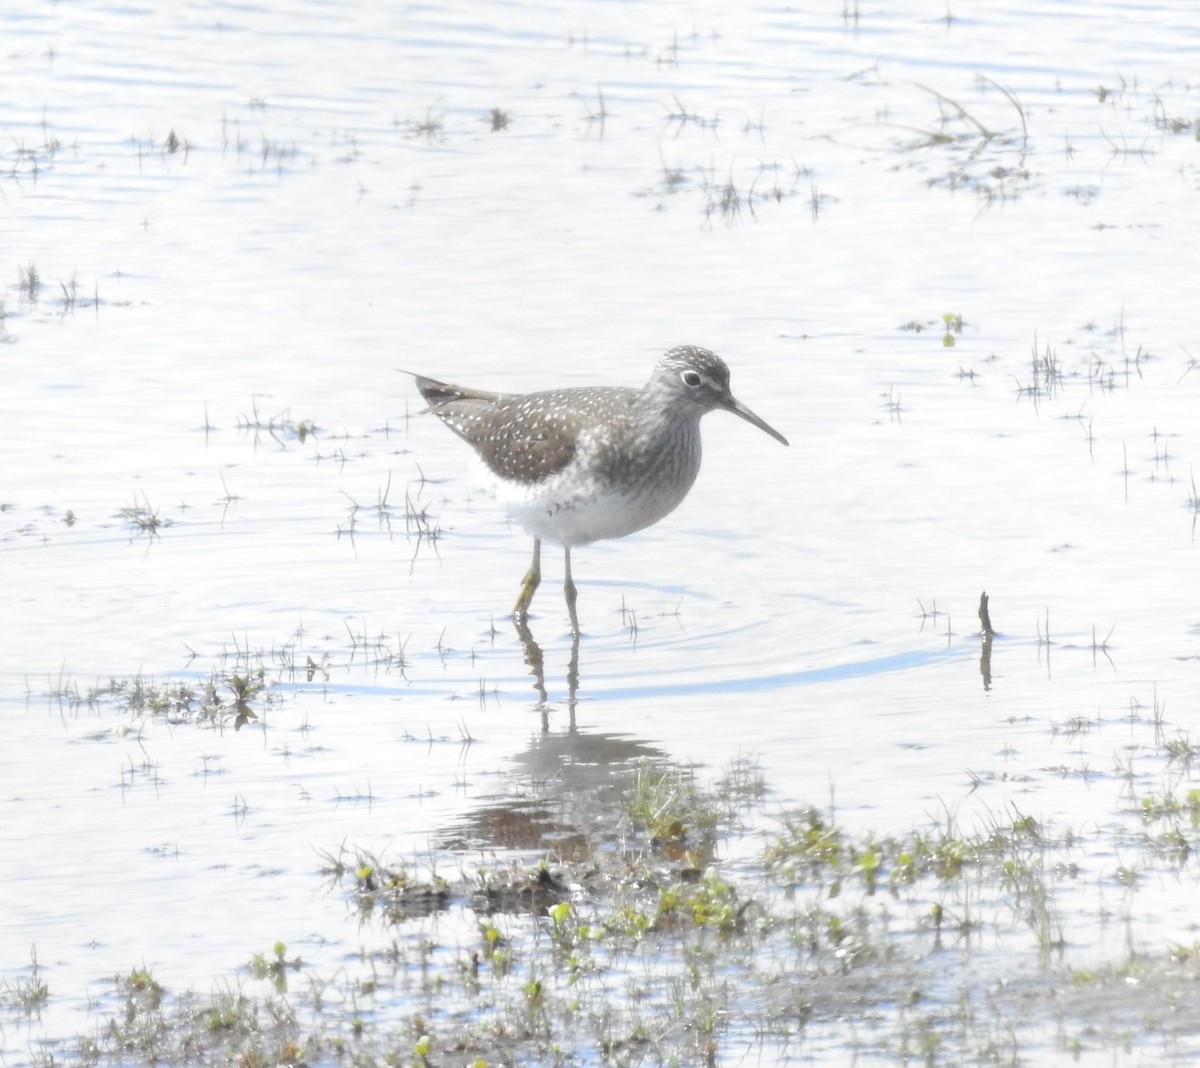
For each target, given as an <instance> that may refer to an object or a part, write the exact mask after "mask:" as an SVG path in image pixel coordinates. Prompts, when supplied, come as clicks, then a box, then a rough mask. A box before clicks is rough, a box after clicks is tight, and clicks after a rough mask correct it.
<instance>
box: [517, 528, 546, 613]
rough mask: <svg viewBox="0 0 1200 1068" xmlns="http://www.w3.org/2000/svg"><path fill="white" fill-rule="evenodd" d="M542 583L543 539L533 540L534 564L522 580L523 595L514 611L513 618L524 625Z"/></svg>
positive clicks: (518, 598)
mask: <svg viewBox="0 0 1200 1068" xmlns="http://www.w3.org/2000/svg"><path fill="white" fill-rule="evenodd" d="M541 583H542V539H541V538H534V539H533V563H531V564H530V565H529V570H528V571H526V572H525V577H524V578H523V579H522V580H521V593H520V596H518V597H517V606H516V608H514V609H513V618H514V619H517V620H519V621H520V622H522V623H524V622H525V620H526V618H527V617H528V615H529V603H530V602H531V601H532V600H533V595H534V593H535V592H536V591H537V588H538V586H540V585H541Z"/></svg>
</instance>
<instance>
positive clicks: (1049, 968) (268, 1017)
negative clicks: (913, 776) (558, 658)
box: [0, 683, 1200, 1068]
mask: <svg viewBox="0 0 1200 1068" xmlns="http://www.w3.org/2000/svg"><path fill="white" fill-rule="evenodd" d="M229 688H230V689H231V691H234V690H236V687H235V686H232V685H229ZM140 689H141V690H142V691H143V692H146V693H148V694H149V695H151V696H153V694H154V693H155V691H154V689H153V687H147V686H146V685H145V684H144V683H142V684H141V686H140ZM138 690H139V687H138V686H134V685H129V686H117V687H116V688H115V692H118V693H121V694H125V695H129V696H130V698H132V695H133V694H135V693H137V692H138ZM168 700H170V701H176V702H177V701H179V700H180V695H178V694H174V693H172V694H169V695H168ZM151 703H152V704H153V701H152V702H151ZM1164 744H1165V741H1164ZM1176 748H1178V746H1176ZM612 785H613V784H612V783H609V784H607V785H606V786H605V787H604V788H603V789H597V790H596V791H595V793H594V794H589V796H588V797H587V798H585V799H582V802H583V804H582V809H586V810H587V811H588V812H589V817H590V821H591V822H590V826H589V827H585V828H582V832H583V833H582V834H581V835H577V836H576V837H574V838H573V839H572V841H573V842H575V843H576V846H575V847H574V848H573V850H572V853H571V855H570V857H569V858H568V857H566V856H565V855H563V854H560V853H558V852H548V851H545V850H542V851H540V852H533V853H530V852H522V853H516V852H510V853H508V854H507V855H497V854H494V853H492V854H489V853H488V852H487V851H486V850H483V849H481V848H479V846H478V844H474V845H468V844H465V843H464V844H463V845H462V847H461V848H460V849H459V850H458V851H456V852H442V853H439V854H437V855H434V856H431V857H424V858H417V859H413V860H411V861H396V860H394V859H391V858H387V857H384V856H381V855H378V854H375V853H372V852H370V851H368V850H365V849H355V848H352V847H347V846H345V845H344V844H343V845H341V846H338V847H336V848H334V849H329V850H324V851H321V853H320V856H321V869H322V874H323V877H324V879H325V880H326V885H327V888H328V890H329V891H330V892H332V893H337V894H342V895H344V897H345V900H346V902H347V905H348V906H349V909H350V911H351V917H352V919H353V921H354V923H355V925H356V927H357V930H358V938H359V941H360V949H359V951H358V952H357V953H356V954H354V955H345V956H343V957H342V958H341V959H342V964H341V966H340V967H339V968H338V970H337V971H336V972H334V973H333V974H325V975H322V974H318V973H317V971H316V969H315V968H314V966H313V965H311V964H310V963H309V962H307V961H305V960H302V959H301V958H300V957H299V956H296V955H294V954H290V953H289V952H288V949H287V947H286V946H284V945H283V944H282V943H281V942H280V943H276V944H275V945H274V946H272V947H270V948H269V949H268V950H267V951H265V952H264V951H262V948H261V947H259V948H258V949H257V950H255V951H251V952H248V954H247V957H248V963H247V964H246V965H245V966H244V967H243V968H242V969H241V970H240V972H239V973H238V976H237V978H236V979H233V980H230V981H229V982H227V983H226V984H223V985H221V986H219V987H218V988H217V989H215V990H213V991H212V992H211V993H210V994H208V995H200V994H197V993H194V992H179V993H177V992H173V991H169V990H166V989H164V987H163V986H162V985H161V984H160V983H159V982H158V981H157V980H156V979H155V977H154V976H153V975H152V974H151V973H150V972H149V970H147V969H146V968H145V967H134V968H132V969H131V970H130V971H129V972H128V973H125V974H123V975H120V976H117V977H116V978H114V979H113V980H111V982H110V983H109V984H108V985H107V993H106V994H105V995H104V996H101V997H98V998H97V999H96V1004H95V1008H94V1013H95V1015H96V1018H97V1020H98V1023H97V1026H96V1027H95V1028H94V1030H93V1031H92V1033H90V1034H88V1035H83V1036H79V1037H78V1038H77V1039H75V1040H74V1041H73V1042H72V1043H66V1042H61V1043H58V1044H56V1045H55V1046H54V1048H53V1049H52V1050H51V1051H48V1052H47V1053H46V1056H45V1063H56V1064H61V1063H78V1064H89V1065H90V1064H183V1063H188V1064H213V1065H216V1064H230V1063H236V1064H238V1065H242V1066H251V1068H253V1066H259V1065H262V1066H266V1065H278V1064H291V1065H301V1064H328V1063H345V1064H350V1065H356V1066H357V1065H362V1066H374V1065H415V1066H431V1065H439V1066H463V1068H467V1066H469V1068H481V1066H486V1065H515V1064H520V1065H546V1066H557V1065H577V1064H597V1063H605V1064H614V1065H637V1064H654V1065H667V1064H696V1065H715V1064H735V1063H744V1061H745V1059H746V1058H747V1057H749V1058H750V1060H751V1061H755V1062H758V1061H760V1060H765V1061H768V1062H770V1063H777V1062H780V1061H789V1060H792V1059H799V1060H804V1061H807V1062H810V1063H846V1062H847V1060H848V1059H853V1058H869V1059H875V1058H881V1057H882V1058H885V1059H888V1060H889V1061H897V1060H898V1061H901V1062H905V1063H907V1062H920V1063H925V1064H930V1065H936V1064H947V1065H949V1064H955V1065H961V1064H988V1065H993V1064H1010V1065H1018V1064H1024V1063H1045V1062H1046V1059H1047V1058H1048V1057H1056V1056H1059V1057H1066V1056H1070V1057H1072V1058H1074V1059H1076V1060H1080V1061H1083V1062H1086V1060H1087V1057H1088V1055H1090V1054H1095V1055H1097V1056H1098V1057H1100V1058H1101V1059H1102V1060H1103V1061H1104V1063H1112V1062H1113V1060H1114V1058H1115V1059H1116V1061H1117V1062H1119V1061H1120V1060H1121V1056H1122V1054H1123V1053H1125V1052H1128V1051H1129V1050H1131V1049H1134V1048H1141V1049H1142V1050H1143V1051H1146V1050H1147V1049H1151V1048H1152V1049H1153V1051H1154V1052H1155V1053H1156V1054H1157V1053H1164V1054H1167V1055H1174V1054H1178V1053H1179V1052H1180V1051H1181V1050H1188V1049H1190V1048H1191V1045H1190V1044H1191V1043H1192V1040H1193V1037H1194V1035H1195V1033H1196V1031H1195V1029H1194V1028H1195V1025H1196V1024H1197V1023H1200V1001H1197V999H1195V997H1194V996H1193V992H1194V991H1195V990H1197V989H1200V946H1198V945H1197V944H1190V945H1189V944H1172V945H1168V946H1165V947H1164V949H1163V950H1162V952H1160V953H1155V954H1147V953H1145V952H1141V953H1139V952H1135V951H1133V950H1132V949H1131V948H1126V949H1125V950H1124V952H1123V953H1122V952H1121V951H1118V952H1117V953H1116V954H1112V953H1107V952H1104V951H1102V950H1097V951H1096V952H1094V953H1090V955H1089V953H1088V952H1083V953H1080V954H1079V955H1078V957H1077V959H1072V958H1071V957H1070V955H1069V953H1068V951H1069V950H1070V949H1072V948H1074V949H1075V950H1077V951H1078V950H1081V949H1084V948H1085V947H1080V946H1074V947H1073V946H1072V936H1071V923H1070V922H1069V917H1068V916H1067V915H1066V914H1065V912H1066V910H1065V908H1064V905H1063V900H1064V893H1065V892H1069V893H1072V894H1075V893H1076V890H1075V889H1073V887H1074V886H1075V885H1076V884H1077V883H1078V882H1079V880H1081V879H1084V878H1086V875H1085V873H1084V871H1083V870H1081V866H1080V864H1079V859H1080V850H1079V846H1080V836H1079V835H1078V834H1076V833H1075V832H1074V831H1072V830H1070V829H1064V828H1055V827H1050V826H1047V825H1045V824H1043V822H1041V821H1039V820H1038V819H1036V818H1034V817H1033V816H1031V815H1029V814H1026V813H1023V812H1021V811H1019V810H1018V809H1016V808H1015V807H1011V806H1010V807H1009V808H1007V809H1006V810H1005V811H1004V812H1003V813H997V814H992V815H990V816H987V817H985V818H983V819H982V820H980V821H978V823H977V824H976V825H974V826H971V827H967V826H964V825H962V823H961V822H960V821H959V820H958V819H957V818H956V817H955V815H954V814H953V813H952V812H949V811H946V812H943V813H941V814H940V815H938V816H937V817H933V818H930V819H929V820H928V821H927V822H926V823H925V824H924V825H922V826H919V827H914V828H912V829H911V830H909V831H908V832H906V833H900V834H875V833H873V832H869V831H861V830H854V829H852V828H851V827H849V826H848V825H846V824H845V823H843V822H841V821H839V819H838V817H837V814H836V812H835V811H834V810H832V809H819V808H816V807H807V808H801V809H798V810H794V811H787V812H782V813H778V814H777V815H776V816H774V817H771V818H770V819H769V820H768V821H767V822H768V829H766V830H764V829H763V823H764V819H763V813H762V805H763V800H764V797H765V796H767V793H768V791H767V784H766V783H765V781H764V780H763V777H762V774H761V772H760V771H759V770H758V768H757V767H756V765H755V764H754V763H753V761H750V760H739V761H736V762H734V763H733V764H731V765H730V767H729V768H728V769H726V771H725V772H724V773H723V774H722V775H720V776H719V777H718V778H717V779H716V781H715V782H714V783H712V784H709V785H706V784H704V783H702V782H701V781H700V780H699V778H698V777H697V776H696V775H695V774H694V772H693V771H692V770H691V769H687V768H680V767H678V766H674V765H671V764H669V763H667V762H665V761H661V760H654V761H644V762H642V763H640V764H638V765H636V766H634V767H631V768H629V769H628V770H627V771H625V772H624V773H622V774H621V776H620V780H619V783H618V784H617V785H618V786H619V789H616V790H614V789H613V788H612ZM1196 794H1197V792H1196V791H1195V790H1186V791H1185V790H1178V791H1172V790H1170V789H1168V790H1166V791H1164V792H1162V793H1154V794H1148V795H1145V796H1141V797H1140V798H1139V797H1134V796H1131V798H1130V805H1131V811H1132V812H1136V819H1135V823H1138V824H1140V825H1141V826H1142V827H1143V828H1144V836H1143V840H1142V841H1141V842H1140V845H1141V846H1142V847H1143V848H1144V851H1143V852H1142V853H1140V856H1141V863H1143V864H1145V865H1147V866H1151V865H1157V866H1158V868H1159V870H1174V871H1176V872H1182V871H1183V870H1185V865H1187V864H1188V862H1189V858H1190V857H1191V856H1192V855H1193V853H1194V845H1195V841H1196V838H1197V834H1198V830H1197V828H1198V825H1200V801H1198V800H1197V796H1196ZM575 800H576V801H579V800H581V799H575ZM577 810H579V807H578V806H577ZM575 829H576V830H580V828H575ZM1089 833H1094V831H1092V832H1089ZM580 838H582V839H583V842H584V844H583V846H582V847H580V846H579V845H578V843H579V839H580ZM1167 838H1170V839H1171V843H1172V845H1171V848H1169V849H1168V848H1162V849H1160V848H1158V845H1159V843H1162V842H1163V841H1165V840H1166V839H1167ZM733 856H736V857H737V858H738V859H736V860H734V859H729V858H731V857H733ZM485 858H487V859H485ZM1122 872H1124V873H1125V874H1124V875H1122V874H1121V873H1122ZM1112 877H1114V878H1116V879H1118V881H1120V880H1122V879H1126V880H1128V882H1127V885H1128V886H1130V887H1133V886H1136V883H1137V878H1138V875H1137V872H1136V871H1135V870H1134V869H1132V868H1127V867H1125V866H1122V867H1121V869H1120V870H1119V871H1117V872H1116V874H1115V876H1112ZM1106 878H1107V876H1106ZM1075 899H1076V898H1072V900H1075ZM1126 900H1129V899H1128V897H1126ZM1111 919H1112V921H1113V922H1116V923H1118V924H1123V925H1128V923H1129V921H1130V917H1129V916H1128V915H1126V916H1124V917H1120V916H1116V915H1114V916H1113V917H1111ZM334 938H335V940H336V938H337V936H334ZM1083 961H1088V963H1086V964H1084V963H1082V962H1083ZM50 997H51V994H50V991H49V990H48V989H47V987H46V985H45V983H44V982H43V981H42V980H41V978H40V976H39V973H38V970H37V965H36V957H35V960H34V966H33V969H32V971H31V972H30V973H29V974H28V975H25V976H22V977H20V978H15V979H10V980H7V981H4V982H3V983H0V1008H2V1009H4V1010H6V1011H8V1012H9V1013H10V1014H11V1013H15V1012H24V1013H25V1014H26V1015H28V1014H29V1013H30V1012H31V1011H35V1010H36V1009H37V1008H39V1007H40V1006H41V1005H43V1004H44V1003H46V1002H47V1001H48V1000H49V999H50Z"/></svg>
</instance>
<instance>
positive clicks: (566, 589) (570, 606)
mask: <svg viewBox="0 0 1200 1068" xmlns="http://www.w3.org/2000/svg"><path fill="white" fill-rule="evenodd" d="M563 554H564V560H565V564H566V574H567V577H566V580H565V581H564V582H563V594H564V595H565V596H566V598H567V611H568V612H569V613H570V614H571V633H572V634H574V635H576V636H578V635H579V617H578V616H577V615H576V614H575V599H576V597H577V596H578V593H577V591H576V589H575V580H574V579H573V578H571V547H570V546H569V545H564V546H563Z"/></svg>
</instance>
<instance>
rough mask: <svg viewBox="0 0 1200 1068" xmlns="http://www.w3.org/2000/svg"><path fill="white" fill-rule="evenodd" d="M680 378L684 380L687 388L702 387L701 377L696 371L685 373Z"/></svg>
mask: <svg viewBox="0 0 1200 1068" xmlns="http://www.w3.org/2000/svg"><path fill="white" fill-rule="evenodd" d="M679 377H680V378H682V379H683V384H684V385H685V386H691V387H692V388H693V389H694V388H695V387H696V386H698V385H700V376H699V375H698V374H696V372H695V371H684V372H683V373H682V374H681V375H680V376H679Z"/></svg>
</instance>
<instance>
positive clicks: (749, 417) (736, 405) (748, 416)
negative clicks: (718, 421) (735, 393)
mask: <svg viewBox="0 0 1200 1068" xmlns="http://www.w3.org/2000/svg"><path fill="white" fill-rule="evenodd" d="M726 408H728V409H729V411H731V412H733V414H734V415H740V416H741V417H742V418H743V419H745V420H746V422H747V423H750V424H751V425H752V426H756V427H758V429H759V430H763V431H765V432H766V433H768V434H770V435H771V437H773V438H774V439H775V440H776V441H778V442H780V443H781V444H783V445H786V444H787V443H788V439H787V438H785V437H784V436H783V435H782V434H781V433H779V431H778V430H776V429H775V428H774V427H773V426H771V424H770V423H768V422H766V421H765V420H763V419H760V418H759V417H758V416H757V415H755V414H754V413H753V412H752V411H751V410H750V409H749V408H747V407H746V406H745V405H744V404H743V403H742V402H741V401H740V400H738V399H737V398H736V397H730V398H729V403H728V404H727V405H726Z"/></svg>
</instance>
